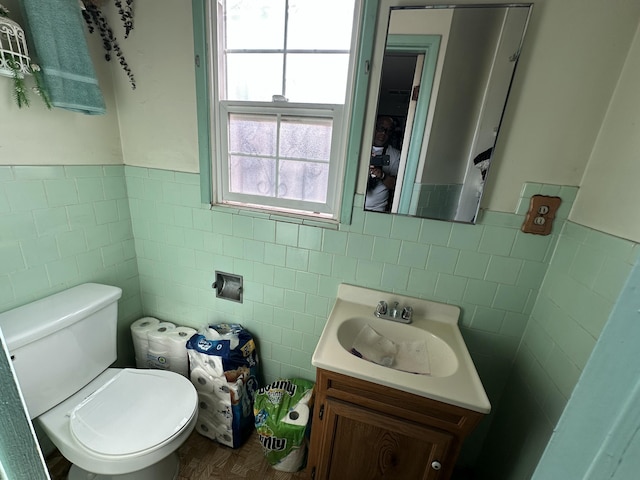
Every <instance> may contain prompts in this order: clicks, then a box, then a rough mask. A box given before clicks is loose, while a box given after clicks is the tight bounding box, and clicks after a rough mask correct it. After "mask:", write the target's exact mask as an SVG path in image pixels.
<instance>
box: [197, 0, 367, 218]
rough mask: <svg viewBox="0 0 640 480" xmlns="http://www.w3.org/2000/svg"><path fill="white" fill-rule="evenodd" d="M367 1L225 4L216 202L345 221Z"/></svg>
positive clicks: (215, 55) (219, 52)
mask: <svg viewBox="0 0 640 480" xmlns="http://www.w3.org/2000/svg"><path fill="white" fill-rule="evenodd" d="M357 3H359V2H358V0H323V1H317V0H218V2H217V8H216V11H215V12H210V22H211V23H210V32H211V38H213V41H212V42H211V43H212V47H213V48H210V49H209V51H210V52H211V59H210V61H211V65H212V67H213V75H212V82H211V99H212V112H213V116H212V119H213V121H212V125H213V130H214V132H213V134H214V135H213V138H214V143H215V150H214V151H215V160H214V163H215V166H214V168H213V169H212V174H213V176H214V177H215V182H214V183H213V186H214V202H215V203H221V204H230V205H235V206H248V207H256V208H267V209H270V210H277V211H284V212H294V213H299V214H304V215H312V216H315V217H324V218H337V217H338V214H339V212H338V210H339V207H340V197H341V194H342V177H343V174H344V162H345V157H346V153H345V152H346V145H347V140H348V139H347V130H348V122H347V117H348V115H349V111H350V106H349V100H350V98H351V93H352V83H353V77H354V74H353V71H354V68H355V60H354V58H353V57H354V55H352V52H353V51H354V45H355V40H354V38H353V37H354V32H355V30H354V29H353V25H354V18H356V15H355V7H356V4H357Z"/></svg>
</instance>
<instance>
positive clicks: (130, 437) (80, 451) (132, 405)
mask: <svg viewBox="0 0 640 480" xmlns="http://www.w3.org/2000/svg"><path fill="white" fill-rule="evenodd" d="M197 407H198V395H197V393H196V391H195V389H194V388H193V385H192V384H191V382H190V381H188V380H187V379H186V378H184V377H183V376H181V375H178V374H176V373H174V372H168V371H164V370H136V369H116V368H110V369H108V370H106V371H105V372H103V373H102V374H101V375H99V376H98V377H97V378H96V379H95V380H93V381H92V382H91V383H89V384H88V385H87V386H86V387H84V388H82V389H81V390H80V391H78V392H77V393H76V394H74V395H72V396H71V397H69V398H68V399H66V400H65V401H63V402H62V403H60V404H58V405H57V406H56V407H54V408H52V409H51V410H49V411H47V412H46V413H44V414H42V415H41V416H40V417H38V419H37V422H38V423H39V425H40V426H41V427H42V429H43V430H44V431H45V433H46V434H47V436H48V437H49V439H50V440H51V441H52V442H53V443H54V444H55V445H56V446H57V447H58V449H59V450H60V453H62V455H64V456H65V458H67V460H69V461H70V462H71V463H73V467H72V470H71V472H70V474H69V479H70V480H75V479H83V480H86V479H89V478H91V479H95V480H110V479H121V480H125V479H129V478H131V479H136V480H147V479H149V480H164V479H174V478H176V477H177V474H178V467H179V463H178V462H177V458H176V457H177V455H176V454H175V453H174V452H175V450H177V448H178V447H179V446H180V445H182V443H183V442H184V441H185V440H186V439H187V437H188V436H189V434H190V433H191V432H192V431H193V429H194V427H195V424H196V419H197ZM90 473H91V474H98V475H97V476H95V477H93V476H90Z"/></svg>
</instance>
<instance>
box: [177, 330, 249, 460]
mask: <svg viewBox="0 0 640 480" xmlns="http://www.w3.org/2000/svg"><path fill="white" fill-rule="evenodd" d="M187 353H188V357H189V370H190V372H189V377H190V379H191V382H192V383H193V385H194V386H195V387H196V390H197V391H198V396H199V402H200V408H199V410H198V412H199V413H198V423H197V424H196V425H197V426H196V431H198V433H200V434H201V435H204V436H206V437H208V438H211V439H213V440H216V441H217V442H219V443H222V444H223V445H227V446H229V447H232V448H237V447H239V446H241V445H242V444H243V443H244V442H245V440H246V439H247V438H248V437H249V435H250V434H251V431H252V430H253V424H254V418H253V400H254V398H255V392H256V390H257V389H258V380H257V373H258V372H257V370H258V355H257V352H256V348H255V343H254V341H253V337H252V335H251V333H249V332H248V331H247V330H246V329H244V328H243V327H242V325H239V324H226V323H224V324H219V325H209V326H207V327H205V328H203V329H201V331H200V332H198V333H197V334H195V335H193V336H192V337H191V338H190V339H189V341H188V342H187Z"/></svg>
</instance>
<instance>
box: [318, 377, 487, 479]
mask: <svg viewBox="0 0 640 480" xmlns="http://www.w3.org/2000/svg"><path fill="white" fill-rule="evenodd" d="M482 417H483V415H482V414H481V413H478V412H474V411H472V410H467V409H465V408H460V407H457V406H453V405H449V404H445V403H442V402H438V401H434V400H431V399H428V398H424V397H420V396H418V395H414V394H411V393H406V392H402V391H399V390H396V389H393V388H389V387H385V386H381V385H377V384H374V383H371V382H367V381H364V380H360V379H357V378H353V377H349V376H347V375H342V374H339V373H334V372H329V371H327V370H322V369H318V371H317V378H316V392H315V402H314V413H313V420H312V423H311V446H310V450H309V458H308V462H307V468H306V472H307V475H308V478H310V479H312V480H343V479H347V478H348V479H349V480H378V479H380V480H381V479H398V480H414V479H416V480H418V479H419V480H435V479H437V480H446V479H448V478H450V477H451V474H452V473H453V468H454V464H455V461H456V458H457V457H458V454H459V452H460V447H461V446H462V442H463V440H464V438H465V437H466V436H467V435H468V434H469V433H470V432H471V431H472V430H473V429H474V428H475V427H476V425H477V424H478V422H479V421H480V420H481V419H482Z"/></svg>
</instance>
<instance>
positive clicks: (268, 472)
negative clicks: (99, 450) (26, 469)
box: [47, 430, 307, 480]
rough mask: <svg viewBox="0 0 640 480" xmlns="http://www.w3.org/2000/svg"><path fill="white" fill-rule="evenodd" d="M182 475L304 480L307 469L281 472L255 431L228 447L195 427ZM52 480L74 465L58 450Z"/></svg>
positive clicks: (188, 479) (183, 452)
mask: <svg viewBox="0 0 640 480" xmlns="http://www.w3.org/2000/svg"><path fill="white" fill-rule="evenodd" d="M178 455H179V456H180V474H179V475H178V480H241V479H251V480H302V479H305V480H306V479H307V476H306V474H305V471H304V470H303V471H301V472H297V473H286V472H280V471H278V470H275V469H273V468H272V467H271V466H270V465H269V463H268V462H267V461H266V459H265V458H264V454H263V453H262V447H261V445H260V443H259V442H258V437H257V435H256V434H255V433H254V434H253V435H252V436H251V437H250V438H249V439H248V440H247V442H246V443H245V444H244V445H243V446H242V447H240V448H237V449H233V448H229V447H225V446H224V445H221V444H219V443H217V442H214V441H213V440H209V439H208V438H206V437H203V436H202V435H200V434H199V433H197V432H196V431H195V430H194V431H193V433H192V434H191V436H190V437H189V438H188V439H187V441H186V442H185V443H184V444H183V445H182V446H181V447H180V449H178ZM47 466H48V467H49V472H50V474H51V480H66V478H67V473H68V472H69V468H70V467H71V465H70V464H69V462H68V461H67V460H66V459H65V458H64V457H62V455H60V454H59V453H57V452H55V453H54V454H52V455H51V456H49V457H48V458H47Z"/></svg>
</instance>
